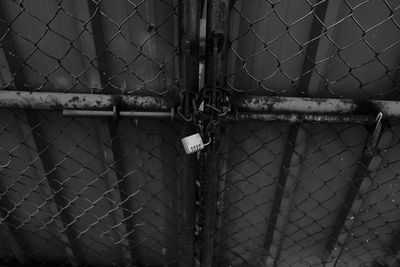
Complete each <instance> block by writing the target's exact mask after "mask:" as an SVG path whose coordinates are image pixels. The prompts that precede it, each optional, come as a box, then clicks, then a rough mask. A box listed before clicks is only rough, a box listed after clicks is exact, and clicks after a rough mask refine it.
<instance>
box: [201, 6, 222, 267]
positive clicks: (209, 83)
mask: <svg viewBox="0 0 400 267" xmlns="http://www.w3.org/2000/svg"><path fill="white" fill-rule="evenodd" d="M228 8H229V0H208V1H207V25H206V64H205V87H206V88H212V95H211V105H214V106H215V105H217V91H216V86H217V83H218V82H219V83H220V85H222V84H221V83H223V82H224V81H222V79H220V78H221V77H222V75H223V70H224V67H225V65H224V64H223V63H224V62H223V57H224V55H225V53H223V48H224V45H225V41H226V32H227V31H226V29H227V21H228ZM206 112H207V110H206ZM211 112H212V111H211ZM212 123H213V122H212ZM219 127H220V126H219V125H215V126H214V129H213V131H212V132H211V133H210V134H211V138H212V142H211V145H210V147H209V149H208V150H207V151H206V152H205V153H204V167H203V168H204V172H203V175H204V176H203V185H202V187H203V196H204V225H203V232H202V247H201V264H200V266H202V267H211V266H212V265H213V258H214V246H215V236H216V233H215V230H216V226H217V202H218V188H219V181H218V179H219V158H218V146H219V138H220V130H221V129H220V128H219Z"/></svg>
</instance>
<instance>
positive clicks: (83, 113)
mask: <svg viewBox="0 0 400 267" xmlns="http://www.w3.org/2000/svg"><path fill="white" fill-rule="evenodd" d="M63 115H64V116H65V117H75V118H94V117H102V118H113V117H114V116H115V115H114V112H113V111H111V110H69V109H65V110H63ZM117 116H118V117H119V118H121V119H171V120H179V119H180V117H178V116H175V113H174V111H173V109H172V110H171V111H170V112H166V111H165V112H157V111H154V112H150V111H120V112H119V113H118V115H117ZM224 119H225V120H227V121H243V120H258V121H282V122H290V123H296V122H325V123H353V124H371V123H373V122H374V120H375V117H373V116H370V115H315V114H259V113H245V112H242V113H238V114H237V115H236V116H235V115H227V116H226V117H224Z"/></svg>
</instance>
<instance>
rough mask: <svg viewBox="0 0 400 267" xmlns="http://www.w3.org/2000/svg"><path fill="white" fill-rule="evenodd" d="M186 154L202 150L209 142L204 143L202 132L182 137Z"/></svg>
mask: <svg viewBox="0 0 400 267" xmlns="http://www.w3.org/2000/svg"><path fill="white" fill-rule="evenodd" d="M181 141H182V145H183V148H184V149H185V152H186V154H192V153H195V152H197V151H200V150H202V149H203V148H204V147H205V146H206V145H207V144H204V143H203V139H201V136H200V134H198V133H195V134H192V135H189V136H186V137H184V138H182V139H181Z"/></svg>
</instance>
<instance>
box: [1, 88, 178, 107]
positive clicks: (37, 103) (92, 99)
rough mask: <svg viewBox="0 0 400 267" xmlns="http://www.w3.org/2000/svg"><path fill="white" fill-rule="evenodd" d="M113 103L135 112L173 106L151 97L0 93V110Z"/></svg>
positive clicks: (23, 92) (158, 98)
mask: <svg viewBox="0 0 400 267" xmlns="http://www.w3.org/2000/svg"><path fill="white" fill-rule="evenodd" d="M116 102H118V103H119V105H120V108H121V109H137V110H158V111H167V110H168V111H169V110H170V109H171V107H173V105H174V104H173V101H172V99H169V98H167V97H155V96H117V95H105V94H78V93H53V92H52V93H49V92H27V91H0V108H23V109H41V110H62V109H90V110H104V109H112V107H113V106H114V104H115V103H116Z"/></svg>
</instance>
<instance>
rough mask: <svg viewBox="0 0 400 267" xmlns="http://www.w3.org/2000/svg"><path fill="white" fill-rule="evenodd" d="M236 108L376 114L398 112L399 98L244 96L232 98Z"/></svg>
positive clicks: (390, 115)
mask: <svg viewBox="0 0 400 267" xmlns="http://www.w3.org/2000/svg"><path fill="white" fill-rule="evenodd" d="M232 100H233V105H235V106H236V107H237V108H238V110H239V111H246V112H257V113H306V114H335V115H339V114H370V113H373V114H377V113H378V112H379V111H381V112H382V113H383V116H384V117H399V116H400V101H385V100H371V101H361V100H360V101H358V100H352V99H336V98H306V97H269V96H246V97H240V98H234V99H232Z"/></svg>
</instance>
